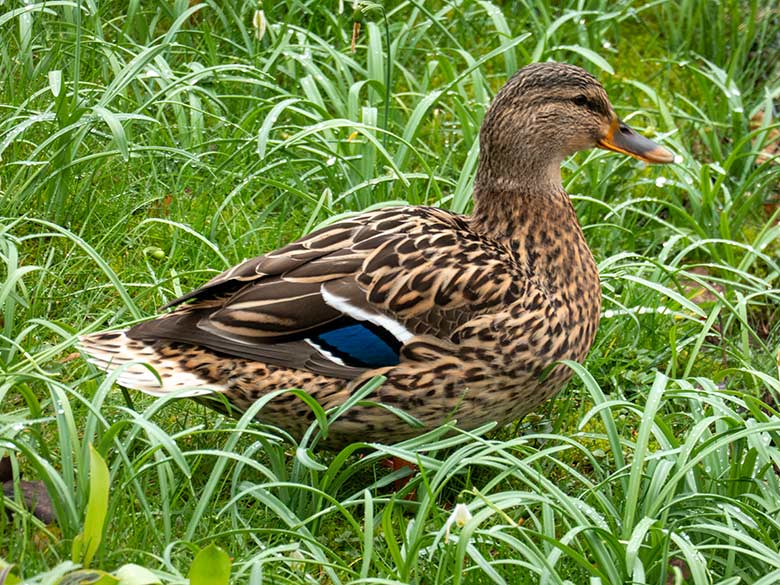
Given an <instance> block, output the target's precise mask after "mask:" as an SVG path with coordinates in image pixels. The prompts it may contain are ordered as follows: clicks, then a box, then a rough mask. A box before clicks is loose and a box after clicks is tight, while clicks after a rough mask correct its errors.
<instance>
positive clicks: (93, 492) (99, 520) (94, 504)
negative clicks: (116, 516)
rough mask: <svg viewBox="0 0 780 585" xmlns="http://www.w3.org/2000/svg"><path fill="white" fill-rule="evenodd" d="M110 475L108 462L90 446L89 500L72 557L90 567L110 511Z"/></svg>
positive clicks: (75, 539) (75, 540) (74, 542)
mask: <svg viewBox="0 0 780 585" xmlns="http://www.w3.org/2000/svg"><path fill="white" fill-rule="evenodd" d="M108 487H109V475H108V467H107V466H106V462H105V461H104V460H103V458H102V457H101V456H100V453H98V452H97V450H96V449H95V448H94V447H93V446H92V445H91V444H90V446H89V501H88V502H87V515H86V517H85V519H84V531H83V532H82V533H81V534H79V535H78V536H77V537H76V538H74V539H73V548H72V549H71V557H72V559H73V562H74V563H78V562H80V563H82V564H83V565H84V566H85V567H89V564H90V563H91V562H92V558H93V557H94V556H95V553H96V552H97V549H98V547H99V546H100V542H101V541H102V540H103V527H104V526H105V522H106V514H107V513H108Z"/></svg>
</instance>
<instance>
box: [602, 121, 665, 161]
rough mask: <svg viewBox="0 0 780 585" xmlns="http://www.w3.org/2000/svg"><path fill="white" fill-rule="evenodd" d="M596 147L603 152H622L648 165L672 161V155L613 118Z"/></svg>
mask: <svg viewBox="0 0 780 585" xmlns="http://www.w3.org/2000/svg"><path fill="white" fill-rule="evenodd" d="M597 146H598V147H599V148H603V149H605V150H614V151H615V152H622V153H623V154H627V155H629V156H633V157H634V158H638V159H639V160H643V161H645V162H648V163H659V164H666V163H670V162H672V161H674V155H673V154H672V153H671V152H669V151H668V150H666V149H665V148H664V147H663V146H661V145H660V144H657V143H655V142H653V141H652V140H650V139H649V138H645V137H644V136H642V135H641V134H637V133H636V132H634V130H632V129H631V128H630V127H629V126H627V125H626V124H624V123H623V122H622V121H621V120H619V119H617V118H615V121H614V122H612V125H611V126H610V128H609V132H607V135H606V136H605V137H604V138H602V139H601V140H599V141H598V144H597Z"/></svg>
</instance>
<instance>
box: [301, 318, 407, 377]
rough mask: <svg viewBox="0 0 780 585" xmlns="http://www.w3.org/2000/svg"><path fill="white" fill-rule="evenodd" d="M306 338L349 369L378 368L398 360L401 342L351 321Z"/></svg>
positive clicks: (363, 324) (365, 324)
mask: <svg viewBox="0 0 780 585" xmlns="http://www.w3.org/2000/svg"><path fill="white" fill-rule="evenodd" d="M310 339H311V341H312V342H313V343H314V344H315V345H317V346H319V347H321V348H322V349H324V350H326V351H328V352H330V353H331V354H333V355H334V356H336V357H338V358H340V359H341V360H342V361H343V362H344V363H345V364H347V365H349V366H357V367H369V368H379V367H382V366H393V365H395V364H397V363H398V361H399V352H400V349H401V343H400V342H399V341H398V340H397V339H396V338H395V337H393V336H392V335H391V334H390V333H389V332H388V331H387V330H385V329H383V328H382V327H379V326H377V325H374V324H373V323H368V322H366V321H354V322H353V323H351V324H348V325H342V326H340V327H336V328H334V329H331V330H330V331H324V332H321V333H319V334H317V335H315V336H312V337H311V338H310Z"/></svg>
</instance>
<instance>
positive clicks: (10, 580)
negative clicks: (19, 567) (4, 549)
mask: <svg viewBox="0 0 780 585" xmlns="http://www.w3.org/2000/svg"><path fill="white" fill-rule="evenodd" d="M13 568H14V566H13V565H11V564H9V563H7V562H5V561H4V560H3V559H0V585H16V584H17V583H21V579H19V577H17V576H16V575H14V574H13V573H11V569H13Z"/></svg>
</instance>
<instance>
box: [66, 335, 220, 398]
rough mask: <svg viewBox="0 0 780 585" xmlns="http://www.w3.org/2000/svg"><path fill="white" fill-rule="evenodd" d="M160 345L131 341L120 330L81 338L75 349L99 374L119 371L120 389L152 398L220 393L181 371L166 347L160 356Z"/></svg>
mask: <svg viewBox="0 0 780 585" xmlns="http://www.w3.org/2000/svg"><path fill="white" fill-rule="evenodd" d="M159 345H160V342H157V343H154V344H150V343H145V342H144V341H142V340H138V339H130V338H129V337H128V336H127V335H126V332H125V331H124V330H121V331H103V332H101V333H90V334H88V335H82V336H81V337H80V338H79V344H78V349H79V350H80V351H82V352H83V353H84V354H86V356H87V361H88V362H89V363H91V364H93V365H95V366H97V367H98V368H100V369H101V370H105V371H106V372H108V373H111V372H113V371H114V370H117V369H121V372H120V373H119V376H118V377H117V379H116V382H117V384H119V385H120V386H124V387H126V388H132V389H134V390H140V391H141V392H145V393H146V394H151V395H153V396H162V395H165V394H169V393H171V392H179V396H181V397H192V396H203V395H205V394H211V393H213V392H215V391H217V392H219V391H222V390H223V388H221V387H220V385H219V384H214V382H213V381H209V380H207V379H206V378H202V377H201V376H199V375H198V373H197V372H195V371H190V370H187V369H185V368H184V367H182V361H183V360H181V359H177V358H176V352H175V351H171V348H170V347H169V348H168V351H164V352H162V351H160V350H161V348H160V347H159ZM127 364H130V365H127ZM149 366H151V368H152V369H150V367H149ZM155 373H156V375H155Z"/></svg>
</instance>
